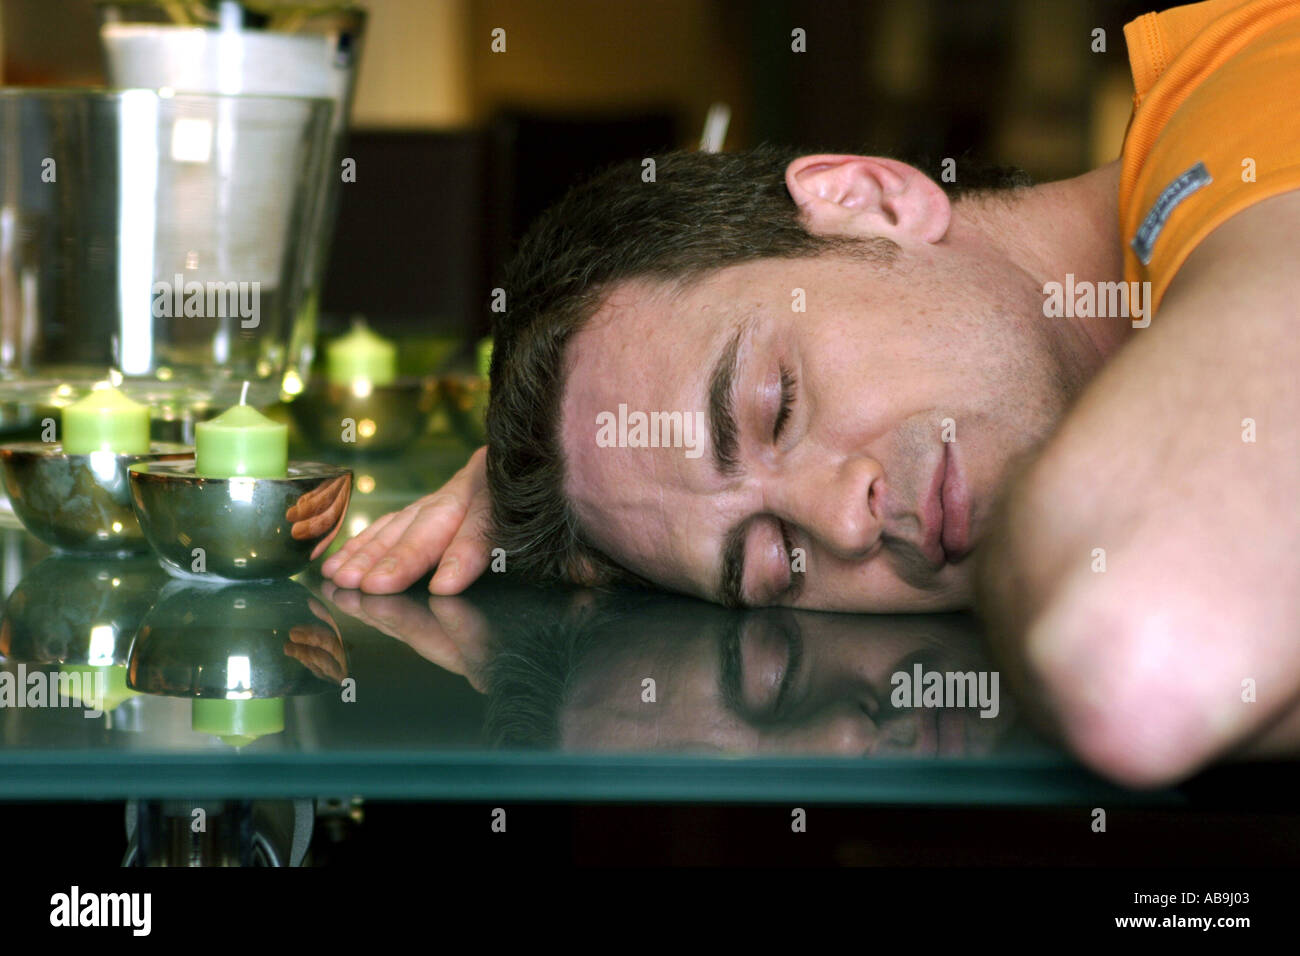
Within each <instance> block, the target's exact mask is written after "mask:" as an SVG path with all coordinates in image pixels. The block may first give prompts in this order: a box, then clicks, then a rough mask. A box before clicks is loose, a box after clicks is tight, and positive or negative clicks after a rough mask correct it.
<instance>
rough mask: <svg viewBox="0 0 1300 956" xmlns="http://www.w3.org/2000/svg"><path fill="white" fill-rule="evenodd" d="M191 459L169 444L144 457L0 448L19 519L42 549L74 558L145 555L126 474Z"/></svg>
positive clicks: (34, 445)
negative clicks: (136, 466)
mask: <svg viewBox="0 0 1300 956" xmlns="http://www.w3.org/2000/svg"><path fill="white" fill-rule="evenodd" d="M193 457H194V449H192V448H187V447H185V446H184V445H174V444H171V443H168V442H154V443H153V444H152V445H150V446H149V452H148V453H147V454H144V455H115V454H113V453H112V452H109V451H94V452H90V453H89V454H86V455H69V454H67V453H65V452H64V451H63V445H62V443H60V442H39V441H34V442H16V443H14V444H10V445H3V446H0V462H2V463H3V468H4V483H5V491H7V492H8V493H9V501H10V502H11V503H12V504H13V509H14V514H16V515H17V516H18V520H19V521H21V522H22V523H23V527H25V528H26V529H27V530H28V531H30V532H31V533H32V534H33V535H35V536H36V537H37V538H40V539H41V540H42V541H44V542H45V543H46V544H48V545H50V546H51V547H53V548H57V549H59V550H60V551H67V552H71V553H73V554H104V553H110V552H133V551H148V550H149V546H148V543H147V542H146V541H145V538H144V534H143V533H142V532H141V530H140V524H139V522H137V521H136V517H135V512H134V511H133V510H132V508H131V490H130V482H129V479H128V471H129V469H130V467H131V466H132V465H134V464H136V463H137V462H145V463H162V462H175V461H183V460H184V459H186V458H189V459H193Z"/></svg>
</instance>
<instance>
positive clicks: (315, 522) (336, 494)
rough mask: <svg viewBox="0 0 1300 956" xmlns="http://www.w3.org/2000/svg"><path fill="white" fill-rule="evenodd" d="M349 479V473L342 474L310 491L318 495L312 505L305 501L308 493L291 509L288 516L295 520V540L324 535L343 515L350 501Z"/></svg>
mask: <svg viewBox="0 0 1300 956" xmlns="http://www.w3.org/2000/svg"><path fill="white" fill-rule="evenodd" d="M348 481H349V477H348V476H347V475H341V476H339V477H338V478H335V479H333V480H332V481H330V482H328V483H327V484H325V485H322V486H321V487H320V488H317V489H316V490H314V491H311V492H308V494H309V495H314V496H316V497H314V498H313V499H312V501H311V503H310V505H309V504H307V503H306V501H305V499H306V498H307V495H303V497H302V498H300V499H298V501H297V502H296V503H295V504H294V506H293V507H292V508H290V509H289V511H288V512H287V514H286V517H288V518H289V520H290V521H292V522H293V530H292V534H293V538H294V540H295V541H304V540H306V539H308V538H315V537H317V536H318V535H322V534H324V533H325V532H326V531H328V530H329V529H330V528H332V527H333V526H334V525H335V524H336V523H337V522H338V520H339V518H341V517H343V510H344V509H345V508H346V507H347V503H348V496H347V494H346V493H345V492H346V489H347V483H348Z"/></svg>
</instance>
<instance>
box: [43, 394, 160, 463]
mask: <svg viewBox="0 0 1300 956" xmlns="http://www.w3.org/2000/svg"><path fill="white" fill-rule="evenodd" d="M63 451H64V452H65V453H66V454H69V455H89V454H90V453H91V452H92V451H111V452H113V453H114V454H116V455H144V454H147V453H148V451H149V406H148V405H140V404H139V403H137V402H133V401H131V399H129V398H127V397H126V396H125V395H123V394H122V393H121V392H119V391H118V390H117V389H115V388H112V387H104V388H96V389H95V390H94V391H93V392H91V393H90V394H89V395H87V396H86V397H85V398H83V399H82V400H81V401H79V402H75V403H73V404H71V405H69V406H68V407H67V408H65V409H64V410H63Z"/></svg>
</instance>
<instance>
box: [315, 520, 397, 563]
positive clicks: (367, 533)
mask: <svg viewBox="0 0 1300 956" xmlns="http://www.w3.org/2000/svg"><path fill="white" fill-rule="evenodd" d="M399 514H401V512H400V511H392V512H389V513H388V514H386V515H383V516H382V517H379V518H376V519H375V520H374V521H373V522H371V523H370V525H369V526H368V527H366V528H365V529H364V530H363V531H362V532H361V533H360V534H358V535H356V536H355V537H352V538H349V539H348V540H347V541H344V542H343V544H342V546H340V548H339V549H338V550H337V551H335V552H334V553H333V554H331V555H330V556H329V557H328V558H326V559H325V563H324V564H322V565H321V569H320V570H321V574H323V575H325V577H327V578H328V577H331V576H332V575H333V574H334V572H335V571H336V570H338V569H339V568H341V567H342V566H343V565H345V564H347V562H348V559H349V558H351V557H352V555H354V554H356V553H357V552H358V551H360V550H361V549H362V548H363V547H365V546H366V544H367V543H368V542H369V541H370V540H371V539H372V538H373V537H374V536H375V535H377V534H379V532H380V531H382V530H383V529H384V527H385V526H386V525H387V524H389V522H391V521H392V520H393V519H394V518H395V517H397V515H399Z"/></svg>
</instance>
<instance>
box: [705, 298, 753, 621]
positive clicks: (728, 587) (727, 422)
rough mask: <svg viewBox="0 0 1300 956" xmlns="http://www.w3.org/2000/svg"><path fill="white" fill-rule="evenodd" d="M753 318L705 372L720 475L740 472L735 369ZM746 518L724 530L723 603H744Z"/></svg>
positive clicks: (720, 591) (715, 460)
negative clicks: (711, 370) (741, 345)
mask: <svg viewBox="0 0 1300 956" xmlns="http://www.w3.org/2000/svg"><path fill="white" fill-rule="evenodd" d="M753 324H754V323H753V319H749V320H742V321H741V322H738V323H737V324H736V328H735V331H733V332H732V333H731V337H730V338H729V339H727V343H726V345H724V346H723V347H722V351H721V352H719V353H718V358H717V361H715V362H714V363H713V372H712V374H711V375H710V376H709V427H710V431H711V433H712V438H713V440H712V442H711V443H710V444H711V447H712V458H713V468H714V470H715V471H716V472H717V473H718V474H719V475H721V476H722V477H724V478H730V477H733V476H735V475H737V474H739V473H740V455H739V448H740V439H739V435H740V429H739V428H738V426H737V425H736V401H735V390H736V369H737V367H738V365H739V361H738V359H739V355H740V343H741V342H742V341H744V338H745V334H746V333H747V332H748V331H749V330H750V329H751V328H752V327H753ZM748 526H749V522H748V521H742V522H741V523H740V524H738V525H736V527H734V528H732V529H731V530H730V531H729V532H727V537H726V540H725V541H724V542H723V546H722V571H721V574H720V575H719V585H718V599H719V600H720V601H721V602H722V603H723V604H724V605H726V606H727V607H744V606H745V602H744V595H743V593H742V591H743V588H744V580H745V533H746V531H747V529H748Z"/></svg>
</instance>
